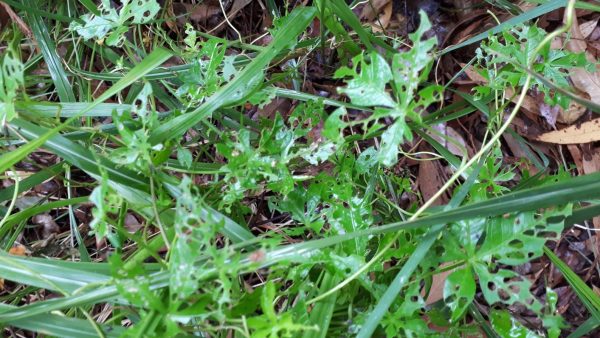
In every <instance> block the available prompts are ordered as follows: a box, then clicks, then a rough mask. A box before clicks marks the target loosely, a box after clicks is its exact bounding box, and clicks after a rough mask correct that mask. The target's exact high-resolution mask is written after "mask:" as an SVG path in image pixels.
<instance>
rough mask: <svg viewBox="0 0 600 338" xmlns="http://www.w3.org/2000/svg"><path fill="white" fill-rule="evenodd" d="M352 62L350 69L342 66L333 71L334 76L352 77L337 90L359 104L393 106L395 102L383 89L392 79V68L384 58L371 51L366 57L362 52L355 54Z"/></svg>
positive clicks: (365, 105)
mask: <svg viewBox="0 0 600 338" xmlns="http://www.w3.org/2000/svg"><path fill="white" fill-rule="evenodd" d="M352 63H353V64H354V67H353V68H352V69H350V68H348V67H342V68H340V69H338V70H337V71H336V72H335V77H336V78H342V77H347V76H351V77H352V79H350V80H348V81H347V82H346V83H347V85H346V87H344V88H339V89H338V92H340V93H342V94H346V95H348V97H350V100H352V103H354V104H356V105H359V106H364V107H372V106H382V107H388V108H392V107H394V106H395V105H396V102H394V100H393V99H392V97H391V96H390V94H389V93H388V92H386V90H385V88H386V85H387V83H388V82H389V81H390V80H391V79H392V70H391V69H390V66H389V65H388V63H387V62H386V61H385V59H384V58H383V57H382V56H381V55H379V54H377V53H376V52H371V53H369V54H368V56H367V58H365V55H364V54H359V55H357V56H355V57H354V58H353V59H352ZM357 68H360V71H359V70H358V69H357Z"/></svg>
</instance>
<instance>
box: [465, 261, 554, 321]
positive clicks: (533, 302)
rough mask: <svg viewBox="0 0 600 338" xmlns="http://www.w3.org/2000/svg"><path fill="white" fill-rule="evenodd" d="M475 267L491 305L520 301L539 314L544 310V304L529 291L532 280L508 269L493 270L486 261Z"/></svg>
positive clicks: (484, 293) (476, 264)
mask: <svg viewBox="0 0 600 338" xmlns="http://www.w3.org/2000/svg"><path fill="white" fill-rule="evenodd" d="M473 267H474V268H475V272H476V273H477V276H478V277H479V286H480V288H481V291H482V292H483V296H484V297H485V300H486V301H487V302H488V303H489V304H490V305H493V304H497V303H503V304H506V305H513V304H515V303H520V304H522V305H525V306H527V308H529V309H530V310H532V311H534V312H535V313H537V314H539V313H540V311H541V310H542V304H541V303H540V302H539V301H538V300H537V299H536V298H535V297H534V296H533V295H532V294H531V292H530V291H529V288H531V282H530V281H529V280H527V279H526V278H525V277H523V276H520V275H519V274H517V273H516V272H514V271H511V270H506V269H500V270H498V271H497V272H494V271H491V270H490V267H489V266H488V265H487V264H484V263H475V264H474V265H473Z"/></svg>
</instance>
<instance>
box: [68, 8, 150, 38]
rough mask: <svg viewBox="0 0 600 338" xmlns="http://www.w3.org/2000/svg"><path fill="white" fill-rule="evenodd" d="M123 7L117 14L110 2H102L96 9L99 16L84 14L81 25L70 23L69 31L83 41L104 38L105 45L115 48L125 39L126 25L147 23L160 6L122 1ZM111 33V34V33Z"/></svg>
mask: <svg viewBox="0 0 600 338" xmlns="http://www.w3.org/2000/svg"><path fill="white" fill-rule="evenodd" d="M122 4H123V7H122V8H121V10H120V11H119V12H118V13H117V10H116V9H114V8H113V7H112V6H111V4H110V2H109V1H107V0H102V4H101V5H100V6H99V7H98V9H99V11H100V13H101V15H99V16H96V15H93V14H85V15H83V16H81V17H80V19H81V20H82V21H83V24H81V23H79V22H75V21H74V22H72V23H71V25H70V26H69V29H70V30H73V31H76V32H77V34H79V35H80V36H81V37H82V38H84V39H85V40H90V39H97V40H103V39H105V38H106V44H107V45H109V46H116V45H119V44H121V43H122V42H123V40H124V39H125V37H124V34H125V33H126V32H127V30H128V27H127V23H128V22H131V23H134V24H143V23H147V22H149V21H150V20H152V19H153V18H154V16H156V14H157V13H158V11H159V10H160V6H159V5H158V2H156V0H132V1H131V2H130V1H129V0H123V1H122ZM111 31H112V32H111Z"/></svg>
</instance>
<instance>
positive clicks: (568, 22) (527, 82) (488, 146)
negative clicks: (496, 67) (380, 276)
mask: <svg viewBox="0 0 600 338" xmlns="http://www.w3.org/2000/svg"><path fill="white" fill-rule="evenodd" d="M574 8H575V0H569V4H568V5H567V20H566V23H565V25H564V26H563V27H561V28H560V29H558V30H556V31H554V32H552V33H551V34H549V35H547V36H546V38H544V40H542V42H541V43H540V44H539V45H538V46H537V48H536V49H535V51H534V53H533V57H532V59H531V60H528V63H529V64H528V65H527V67H528V68H530V66H531V64H532V63H533V61H534V60H535V57H537V54H538V52H539V51H540V50H541V49H542V48H543V47H544V46H545V45H546V44H547V43H549V42H550V41H552V39H554V38H555V37H557V36H559V35H561V34H563V33H565V32H567V31H568V30H569V29H570V28H571V25H572V23H573V10H574ZM531 77H532V76H531V74H529V73H528V74H527V78H526V79H525V83H524V84H523V88H522V89H521V93H520V94H519V99H518V100H517V102H516V104H515V107H514V108H513V110H512V111H511V113H510V115H509V116H508V118H507V119H506V121H505V122H504V124H503V125H502V126H501V127H500V129H498V132H497V133H496V134H494V136H493V137H492V138H491V139H490V140H489V142H487V143H486V144H485V145H484V146H483V147H482V148H481V149H480V150H479V151H478V152H477V154H475V155H474V156H473V158H471V159H470V160H469V161H468V162H467V163H466V164H465V165H463V166H461V167H460V168H459V169H458V170H457V171H456V172H455V173H454V175H452V177H450V179H449V180H448V181H447V182H446V184H444V185H443V186H442V187H441V188H440V190H438V192H437V193H435V195H433V196H432V197H431V198H430V199H429V200H428V201H427V202H426V203H425V204H423V206H421V207H420V208H419V209H418V210H417V211H416V212H415V213H414V214H413V215H412V216H411V217H410V218H409V220H408V221H413V220H415V219H416V218H417V217H419V216H420V215H421V214H422V213H423V212H425V210H426V209H427V208H429V207H430V206H431V204H433V202H434V201H435V200H436V199H438V198H439V197H440V196H441V195H442V194H443V193H444V192H445V191H446V190H447V189H448V188H450V186H452V185H453V184H454V182H455V181H456V180H457V179H458V178H459V177H460V176H461V175H462V174H463V173H464V172H465V171H466V170H467V169H468V168H469V167H470V166H472V165H473V164H474V163H475V162H477V161H478V160H479V158H481V157H482V156H483V155H484V154H485V153H486V152H487V151H488V150H490V149H491V148H492V146H494V144H495V143H496V142H497V141H498V140H499V139H500V137H501V136H502V134H503V133H504V132H505V131H506V129H508V127H509V126H510V124H511V122H512V120H513V119H514V118H515V116H517V113H518V112H519V110H520V109H521V106H522V105H523V101H524V100H525V96H526V95H527V90H528V88H529V85H530V84H531ZM399 236H400V233H397V234H396V235H394V237H393V238H392V240H391V241H390V242H389V243H388V244H386V246H385V247H383V249H381V251H380V252H379V253H377V255H375V256H374V257H373V258H372V259H371V260H370V261H369V262H367V263H366V264H365V265H363V266H362V267H361V268H360V269H358V270H357V271H356V272H355V273H353V274H352V275H350V276H349V277H348V278H346V279H345V280H343V281H342V282H340V283H339V284H338V285H336V286H335V287H333V288H332V289H330V290H329V291H327V292H325V293H323V294H321V295H319V296H317V297H315V298H313V299H311V300H309V301H307V302H306V304H307V305H309V304H312V303H315V302H318V301H319V300H322V299H324V298H326V297H328V296H330V295H331V294H333V293H335V292H337V291H338V290H340V289H341V288H343V287H344V286H346V285H347V284H349V283H350V282H351V281H353V280H354V279H355V278H357V277H358V276H360V275H361V274H362V273H363V272H365V271H366V270H367V269H368V268H369V267H370V266H372V265H373V264H374V263H375V262H377V261H378V260H379V259H380V258H381V257H382V256H383V255H384V254H385V253H386V252H387V251H388V250H389V249H390V248H391V247H392V245H393V244H394V243H395V242H396V240H397V239H398V237H399Z"/></svg>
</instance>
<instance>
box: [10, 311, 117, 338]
mask: <svg viewBox="0 0 600 338" xmlns="http://www.w3.org/2000/svg"><path fill="white" fill-rule="evenodd" d="M12 308H14V306H10V305H6V304H0V311H2V310H8V309H12ZM6 324H8V325H11V326H14V327H18V328H21V329H25V330H29V331H34V332H39V333H41V334H44V335H49V336H54V337H64V338H69V337H72V338H97V337H98V332H97V331H96V329H95V328H94V327H92V325H91V324H90V322H89V321H87V320H83V319H76V318H69V317H64V316H60V315H55V314H43V315H37V316H33V317H30V318H26V319H18V320H13V321H9V322H7V323H6ZM99 327H100V329H101V330H102V331H103V332H102V333H103V335H104V337H109V338H117V337H120V336H121V335H122V334H123V333H124V332H125V329H123V328H122V327H120V326H99Z"/></svg>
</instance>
